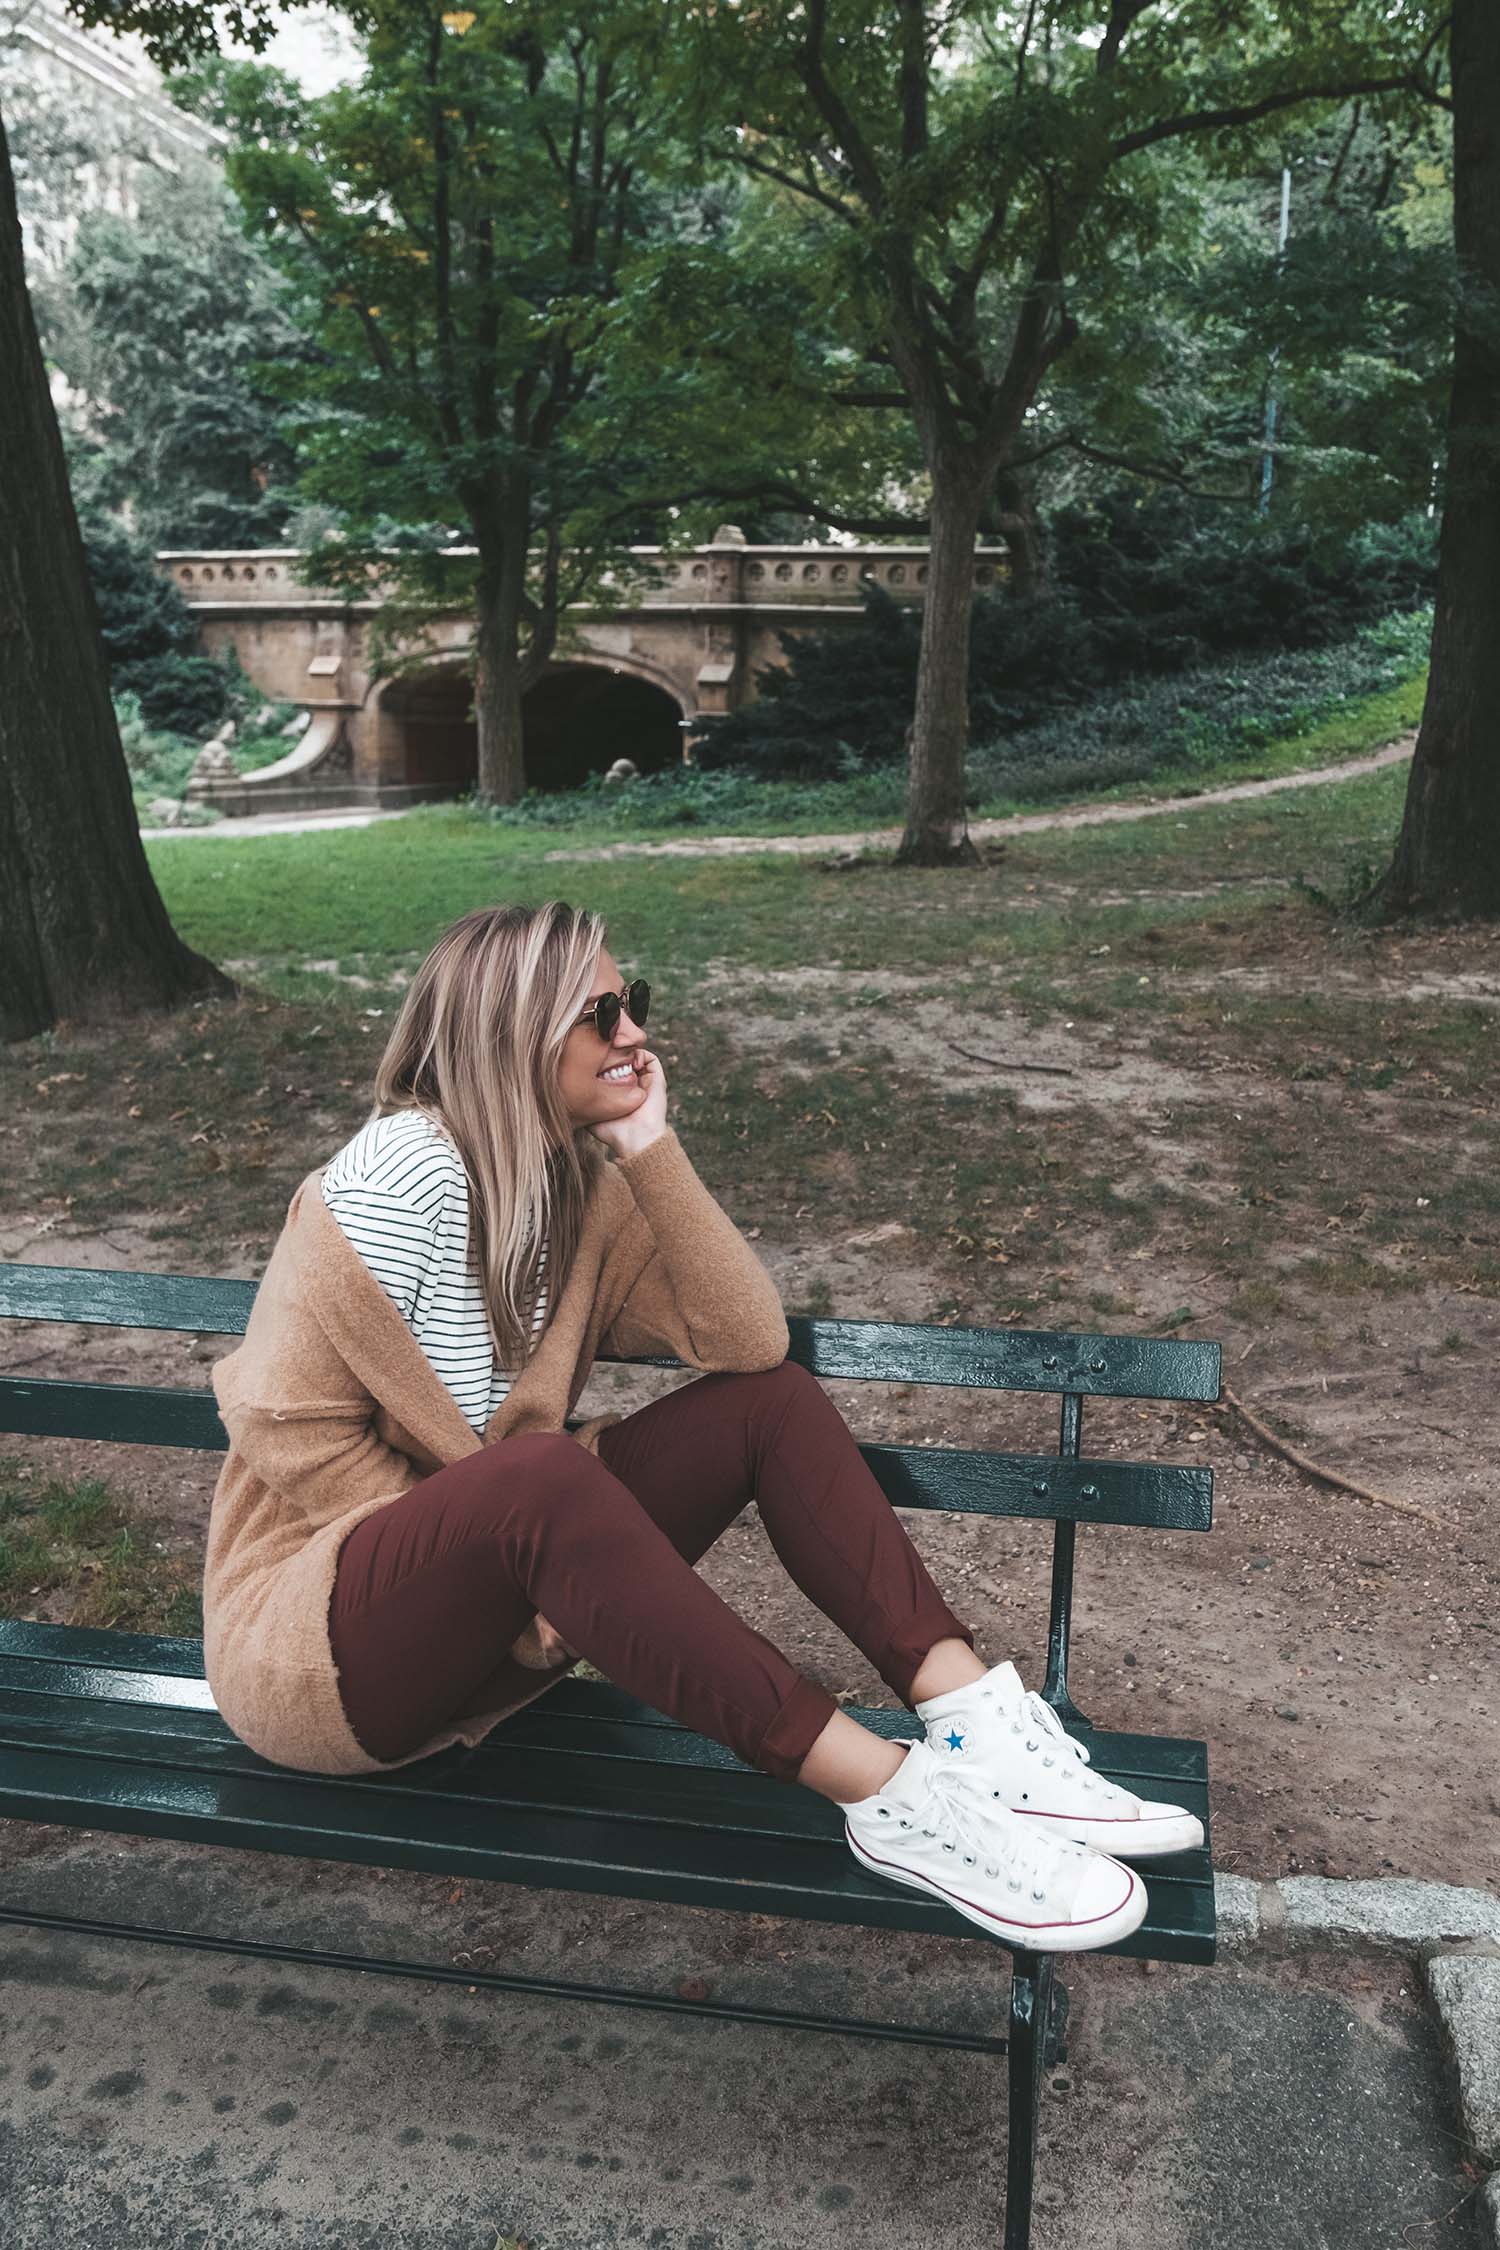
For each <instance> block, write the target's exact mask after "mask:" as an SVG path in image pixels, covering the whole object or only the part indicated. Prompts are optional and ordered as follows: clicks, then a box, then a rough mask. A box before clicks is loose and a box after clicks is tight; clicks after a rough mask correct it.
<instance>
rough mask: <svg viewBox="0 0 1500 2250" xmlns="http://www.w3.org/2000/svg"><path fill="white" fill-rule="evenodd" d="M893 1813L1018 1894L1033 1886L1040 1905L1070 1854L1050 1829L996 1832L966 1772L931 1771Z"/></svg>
mask: <svg viewBox="0 0 1500 2250" xmlns="http://www.w3.org/2000/svg"><path fill="white" fill-rule="evenodd" d="M893 1817H894V1818H896V1820H897V1825H898V1826H899V1827H902V1828H908V1829H913V1830H915V1832H916V1833H917V1834H918V1835H922V1836H931V1837H934V1838H935V1839H936V1840H937V1841H938V1842H939V1843H940V1844H941V1845H942V1848H943V1850H944V1851H945V1852H951V1853H952V1854H953V1856H954V1858H955V1860H957V1861H960V1862H961V1863H962V1864H963V1865H964V1866H966V1867H982V1868H983V1869H984V1872H985V1874H986V1875H988V1876H989V1877H990V1879H991V1880H992V1881H999V1880H1000V1879H1001V1878H1002V1877H1003V1878H1004V1881H1005V1887H1006V1889H1007V1890H1009V1891H1014V1892H1018V1893H1019V1892H1021V1891H1024V1890H1026V1889H1028V1888H1029V1889H1030V1892H1031V1896H1032V1898H1033V1900H1034V1901H1035V1902H1036V1904H1037V1905H1041V1904H1042V1902H1043V1901H1044V1900H1045V1898H1046V1896H1047V1884H1048V1882H1049V1881H1050V1880H1051V1879H1052V1878H1053V1877H1054V1876H1056V1875H1057V1874H1058V1873H1059V1871H1060V1869H1061V1867H1062V1865H1063V1864H1064V1862H1065V1861H1066V1860H1067V1859H1068V1858H1069V1857H1070V1856H1071V1855H1070V1853H1069V1851H1068V1849H1067V1847H1066V1846H1064V1845H1061V1844H1059V1843H1058V1842H1057V1841H1056V1840H1055V1839H1054V1838H1052V1837H1050V1836H1048V1835H1047V1834H1046V1833H1045V1831H1041V1830H1039V1831H1037V1832H1036V1833H1035V1834H1026V1835H1020V1836H1014V1837H1013V1836H1011V1835H1010V1834H1008V1833H1007V1834H1005V1835H1003V1836H1002V1835H997V1834H996V1832H995V1829H994V1828H993V1827H991V1826H990V1825H989V1823H988V1822H987V1821H986V1819H985V1816H984V1813H983V1811H982V1809H981V1808H980V1806H979V1805H977V1804H976V1802H975V1800H974V1799H973V1798H972V1797H970V1796H969V1795H968V1794H967V1792H966V1790H965V1786H964V1783H963V1779H962V1777H961V1776H960V1775H959V1774H956V1773H949V1772H946V1771H944V1770H943V1769H942V1768H941V1767H939V1769H938V1770H937V1772H936V1773H934V1774H932V1775H931V1776H930V1778H929V1781H928V1784H927V1788H926V1790H925V1791H924V1793H923V1795H922V1796H921V1797H920V1798H919V1799H918V1800H917V1801H916V1802H915V1803H913V1804H912V1805H910V1806H909V1807H908V1808H907V1810H906V1811H905V1812H904V1813H901V1814H899V1815H893Z"/></svg>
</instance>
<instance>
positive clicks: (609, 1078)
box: [596, 1062, 635, 1086]
mask: <svg viewBox="0 0 1500 2250" xmlns="http://www.w3.org/2000/svg"><path fill="white" fill-rule="evenodd" d="M596 1076H598V1077H600V1078H602V1079H604V1081H605V1082H606V1084H608V1085H611V1086H615V1085H623V1084H624V1082H625V1080H626V1079H627V1078H634V1076H635V1064H634V1063H633V1062H621V1063H611V1064H610V1066H609V1068H608V1069H607V1070H601V1071H598V1072H597V1073H596Z"/></svg>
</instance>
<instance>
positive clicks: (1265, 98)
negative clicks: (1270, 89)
mask: <svg viewBox="0 0 1500 2250" xmlns="http://www.w3.org/2000/svg"><path fill="white" fill-rule="evenodd" d="M1401 93H1415V94H1421V95H1423V96H1424V97H1425V98H1426V99H1427V100H1429V101H1439V102H1441V101H1442V98H1443V97H1442V96H1441V95H1440V94H1438V93H1437V91H1436V89H1435V88H1434V87H1432V86H1430V85H1427V84H1424V83H1423V81H1422V80H1421V79H1420V78H1419V76H1418V74H1417V72H1416V70H1415V68H1413V69H1411V70H1405V71H1402V72H1401V73H1400V74H1399V76H1397V77H1394V78H1347V79H1343V80H1338V81H1334V82H1332V83H1330V84H1329V85H1326V86H1320V85H1314V86H1284V87H1282V88H1281V89H1280V90H1279V91H1278V92H1277V93H1274V94H1264V95H1262V97H1261V99H1260V100H1259V101H1258V102H1241V103H1238V104H1236V105H1234V106H1232V107H1230V108H1226V109H1195V110H1189V111H1187V112H1185V114H1184V115H1182V116H1181V117H1159V118H1158V119H1157V120H1156V122H1155V123H1154V124H1151V125H1142V126H1140V127H1138V128H1137V130H1136V131H1135V132H1133V133H1125V134H1123V135H1122V136H1121V138H1120V139H1119V140H1117V141H1114V142H1112V143H1111V144H1110V148H1109V151H1108V154H1107V156H1106V158H1105V162H1106V163H1108V164H1115V163H1118V162H1119V160H1120V158H1121V157H1122V156H1133V155H1134V154H1135V152H1136V150H1137V149H1142V148H1151V147H1154V146H1155V144H1156V143H1157V142H1158V141H1166V140H1174V139H1180V138H1181V137H1182V136H1183V135H1184V134H1186V133H1205V132H1208V131H1209V130H1210V129H1211V128H1212V127H1214V126H1223V125H1253V124H1255V123H1256V121H1257V120H1258V119H1260V118H1262V117H1273V116H1274V115H1275V114H1276V112H1277V111H1278V110H1282V109H1292V108H1295V106H1296V105H1297V104H1298V103H1299V102H1341V101H1350V100H1352V99H1353V97H1354V96H1355V95H1356V94H1401Z"/></svg>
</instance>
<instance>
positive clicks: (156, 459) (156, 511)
mask: <svg viewBox="0 0 1500 2250" xmlns="http://www.w3.org/2000/svg"><path fill="white" fill-rule="evenodd" d="M193 175H194V176H193V177H191V178H190V179H189V180H187V181H186V182H180V181H178V180H176V179H168V180H161V179H156V180H153V179H151V178H149V177H148V179H147V181H146V183H145V185H144V186H143V188H142V192H141V197H140V206H139V210H138V212H137V214H136V216H135V217H134V218H132V219H126V218H122V217H120V216H119V215H117V214H116V213H113V212H95V213H92V214H90V215H89V216H88V217H87V218H85V219H84V220H83V221H82V223H81V224H80V226H79V229H78V238H77V242H76V244H75V246H74V250H73V254H72V256H71V258H70V259H69V261H68V265H67V268H66V270H65V272H64V274H63V276H62V280H61V283H60V285H59V286H57V287H55V288H54V289H53V290H52V291H51V292H49V296H50V300H51V303H52V305H53V306H54V307H56V309H57V312H58V314H59V315H60V316H61V317H58V318H57V319H55V321H48V320H46V319H45V318H44V319H42V320H40V321H39V326H40V328H41V333H42V342H43V345H44V346H45V347H48V350H49V357H50V358H51V360H52V361H53V364H54V365H55V366H57V367H58V368H59V369H60V370H61V372H62V373H63V374H64V375H65V376H66V377H67V380H68V384H69V388H70V391H71V393H72V397H73V401H75V402H76V403H73V404H71V406H70V409H69V410H68V411H67V412H66V413H65V423H66V425H67V429H66V434H67V435H68V437H69V438H70V441H71V442H70V445H69V451H70V454H71V456H72V465H73V483H74V491H75V494H81V493H82V492H83V490H84V489H86V491H87V496H88V498H87V502H84V501H82V500H81V502H80V504H81V505H83V506H84V511H85V513H88V512H89V505H88V503H92V506H93V507H94V508H99V509H105V510H108V511H109V512H111V513H115V514H124V515H126V516H128V518H129V520H130V522H131V524H132V527H133V529H134V530H135V531H136V532H137V533H138V534H139V535H140V536H141V537H142V538H145V539H149V540H150V541H151V542H152V543H153V544H154V545H156V546H164V547H199V546H201V547H255V546H271V545H275V544H276V543H277V542H278V541H279V539H280V538H281V536H282V535H283V533H284V530H285V519H286V510H287V504H288V498H289V494H288V490H287V486H288V484H289V481H290V477H291V473H292V458H291V451H290V448H289V447H288V445H287V444H286V442H285V440H284V438H283V437H282V435H281V433H280V431H279V428H278V414H279V409H278V407H277V404H276V402H275V401H274V400H273V399H272V398H271V397H270V395H269V394H268V393H267V391H266V390H265V388H264V385H263V384H262V383H261V382H260V381H259V380H258V378H257V376H256V372H255V370H256V364H257V362H258V361H261V360H275V359H278V358H279V359H285V358H288V357H290V356H292V355H293V354H295V353H296V352H298V351H299V350H301V349H303V348H304V347H303V345H302V339H301V337H300V336H299V334H298V332H297V330H296V328H295V327H294V326H293V323H292V321H291V320H290V318H289V317H288V314H287V312H286V309H285V307H284V304H283V302H282V299H283V296H284V287H283V284H282V282H281V278H280V276H279V275H278V274H277V273H276V271H275V269H274V268H273V267H272V266H271V265H270V263H269V261H268V260H267V259H266V257H265V255H264V253H263V252H261V251H260V250H258V249H257V247H256V245H255V244H254V243H252V242H250V241H249V240H248V239H247V238H246V235H245V232H244V229H243V226H242V224H241V220H240V213H239V209H238V206H237V205H236V204H235V203H234V200H233V198H232V197H231V196H230V195H229V194H228V192H227V190H226V189H225V186H224V182H223V178H222V175H221V174H220V172H219V171H218V169H217V167H210V166H208V165H203V166H201V167H199V166H194V167H193ZM59 300H61V302H59Z"/></svg>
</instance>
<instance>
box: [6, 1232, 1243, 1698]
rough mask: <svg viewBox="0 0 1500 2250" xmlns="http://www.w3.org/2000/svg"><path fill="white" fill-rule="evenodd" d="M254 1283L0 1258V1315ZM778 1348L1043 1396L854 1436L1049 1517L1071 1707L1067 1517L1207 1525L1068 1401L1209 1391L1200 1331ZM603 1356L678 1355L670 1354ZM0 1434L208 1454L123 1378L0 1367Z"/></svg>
mask: <svg viewBox="0 0 1500 2250" xmlns="http://www.w3.org/2000/svg"><path fill="white" fill-rule="evenodd" d="M255 1286H256V1285H255V1283H254V1282H250V1281H215V1280H211V1279H207V1278H204V1277H202V1276H198V1275H191V1274H149V1273H99V1272H94V1271H91V1270H84V1269H80V1268H75V1267H66V1266H26V1265H0V1318H8V1319H13V1320H44V1321H68V1322H79V1323H82V1324H85V1325H90V1326H105V1327H113V1328H144V1329H157V1330H184V1331H188V1332H191V1333H194V1334H197V1335H203V1336H239V1335H243V1333H244V1330H245V1323H246V1321H247V1320H248V1319H249V1317H250V1307H251V1305H252V1303H253V1302H254V1298H255ZM787 1327H788V1330H789V1332H790V1347H789V1352H788V1356H789V1357H790V1358H792V1359H795V1360H797V1361H799V1362H800V1363H801V1365H802V1366H804V1367H806V1368H808V1369H810V1371H811V1372H812V1373H813V1374H814V1375H818V1376H823V1377H828V1378H832V1379H836V1380H838V1381H850V1380H854V1381H875V1382H897V1383H936V1384H942V1385H946V1386H951V1387H953V1388H956V1389H961V1390H975V1391H1046V1392H1053V1393H1055V1394H1057V1396H1058V1399H1059V1403H1060V1416H1061V1420H1060V1428H1059V1435H1058V1446H1057V1452H1056V1454H1055V1455H1054V1454H1017V1453H995V1452H980V1451H976V1450H970V1449H966V1448H958V1447H952V1446H935V1445H879V1444H877V1445H861V1448H860V1450H861V1452H862V1453H863V1455H864V1458H865V1459H866V1461H868V1463H869V1464H870V1467H871V1469H872V1470H873V1471H874V1473H875V1476H876V1477H877V1479H878V1480H879V1482H880V1485H881V1487H882V1489H883V1490H884V1491H885V1493H886V1494H887V1495H888V1497H889V1498H890V1499H891V1500H892V1501H893V1502H894V1504H895V1505H896V1506H897V1507H900V1508H932V1509H945V1510H948V1511H951V1512H953V1513H955V1514H963V1515H984V1516H1013V1517H1039V1518H1042V1519H1045V1520H1050V1521H1051V1522H1052V1524H1053V1526H1054V1530H1053V1549H1052V1594H1051V1612H1050V1617H1049V1622H1048V1635H1047V1644H1048V1645H1047V1678H1046V1684H1045V1687H1044V1689H1043V1693H1044V1694H1045V1695H1046V1696H1047V1698H1048V1700H1049V1701H1050V1702H1051V1703H1053V1704H1054V1705H1055V1706H1056V1708H1057V1709H1058V1710H1059V1711H1060V1712H1062V1714H1063V1715H1064V1717H1072V1718H1075V1719H1079V1718H1081V1717H1082V1714H1081V1713H1080V1712H1078V1710H1077V1708H1076V1706H1075V1705H1074V1704H1073V1702H1072V1699H1071V1697H1070V1696H1069V1694H1068V1682H1067V1669H1068V1651H1069V1642H1070V1635H1071V1623H1072V1603H1073V1563H1074V1546H1075V1539H1076V1533H1077V1527H1078V1525H1079V1524H1080V1523H1112V1524H1138V1525H1142V1526H1147V1527H1156V1528H1158V1529H1164V1530H1172V1531H1207V1530H1208V1528H1209V1525H1210V1523H1211V1521H1212V1510H1213V1474H1212V1471H1211V1470H1209V1469H1207V1468H1200V1467H1198V1466H1196V1465H1194V1464H1191V1463H1167V1462H1144V1461H1127V1460H1120V1459H1115V1458H1109V1459H1104V1460H1087V1459H1085V1458H1083V1455H1082V1438H1083V1402H1084V1400H1085V1399H1086V1398H1132V1399H1158V1400H1166V1399H1181V1400H1184V1401H1196V1402H1204V1403H1211V1402H1212V1401H1214V1400H1215V1399H1217V1398H1218V1396H1219V1386H1220V1350H1219V1346H1218V1345H1217V1344H1215V1343H1204V1342H1199V1341H1197V1340H1195V1339H1191V1338H1178V1337H1161V1336H1089V1335H1071V1334H1066V1333H1062V1334H1054V1333H1051V1332H1048V1331H1041V1330H1036V1329H1009V1328H959V1327H953V1328H939V1327H927V1326H921V1325H918V1324H914V1323H909V1322H905V1321H885V1320H807V1319H792V1320H789V1321H788V1323H787ZM619 1364H622V1365H629V1366H639V1367H681V1366H682V1365H683V1364H684V1363H683V1362H682V1361H681V1360H678V1359H675V1358H673V1357H671V1356H670V1355H665V1356H663V1355H658V1354H654V1353H653V1354H649V1355H638V1356H635V1357H633V1358H631V1359H629V1360H621V1361H620V1362H619ZM0 1434H10V1435H17V1436H19V1435H25V1436H32V1437H73V1438H97V1439H100V1440H107V1441H109V1442H111V1443H114V1444H127V1445H181V1446H189V1447H192V1448H195V1449H198V1450H201V1451H205V1452H223V1451H224V1449H225V1447H226V1445H227V1442H228V1441H227V1438H226V1435H225V1431H224V1425H223V1424H222V1422H221V1421H220V1420H219V1416H218V1410H217V1408H216V1406H215V1403H214V1397H213V1393H212V1391H209V1390H175V1389H171V1388H167V1387H161V1388H156V1387H151V1386H147V1385H142V1384H134V1383H129V1384H125V1383H119V1384H117V1383H73V1382H62V1381H55V1380H49V1381H37V1380H33V1379H32V1378H30V1377H26V1376H4V1377H0Z"/></svg>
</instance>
